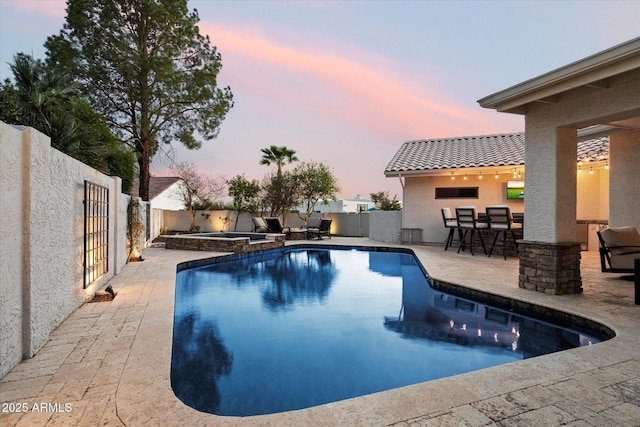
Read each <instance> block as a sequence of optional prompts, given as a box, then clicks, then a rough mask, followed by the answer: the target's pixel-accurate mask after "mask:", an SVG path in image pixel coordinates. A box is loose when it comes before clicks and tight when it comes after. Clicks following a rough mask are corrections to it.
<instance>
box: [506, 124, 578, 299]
mask: <svg viewBox="0 0 640 427" xmlns="http://www.w3.org/2000/svg"><path fill="white" fill-rule="evenodd" d="M525 135H526V136H525V138H526V140H525V163H526V165H527V174H526V177H525V223H524V231H523V240H521V241H520V242H519V248H520V276H519V281H518V282H519V283H518V285H519V287H521V288H525V289H530V290H535V291H538V292H544V293H548V294H553V295H560V294H570V293H580V292H582V280H581V278H580V245H579V243H577V242H576V182H577V178H576V173H577V165H576V153H577V144H578V136H577V130H576V129H574V128H562V127H560V128H558V127H556V126H555V125H554V124H553V123H550V122H545V121H535V120H530V118H529V117H527V123H526V132H525Z"/></svg>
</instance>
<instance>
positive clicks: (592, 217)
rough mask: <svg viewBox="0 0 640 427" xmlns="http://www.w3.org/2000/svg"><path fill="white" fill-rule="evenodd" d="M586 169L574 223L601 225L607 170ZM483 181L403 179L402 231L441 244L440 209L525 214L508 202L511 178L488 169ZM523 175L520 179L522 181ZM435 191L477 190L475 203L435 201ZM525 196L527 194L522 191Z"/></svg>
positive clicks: (521, 206) (605, 205) (579, 183)
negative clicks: (494, 208) (495, 208)
mask: <svg viewBox="0 0 640 427" xmlns="http://www.w3.org/2000/svg"><path fill="white" fill-rule="evenodd" d="M589 172H590V170H589V169H588V168H586V169H585V170H583V172H581V173H579V174H578V175H579V176H578V178H577V190H576V191H577V220H579V221H587V222H590V221H600V222H602V221H604V222H606V221H607V219H608V217H609V209H608V201H609V198H608V193H609V190H608V188H609V187H608V186H609V182H608V181H609V173H608V170H606V169H602V168H597V169H594V173H593V174H590V173H589ZM483 175H484V176H483V178H482V179H481V180H480V179H478V177H477V175H474V176H470V177H469V178H468V179H467V180H466V181H463V180H462V178H461V177H457V178H456V179H455V180H451V177H448V176H420V177H405V182H404V193H403V200H404V203H403V215H404V216H403V220H402V227H403V228H421V229H422V242H423V243H438V244H439V243H442V244H444V241H445V240H446V238H447V233H448V230H446V229H445V228H444V225H443V223H442V215H441V213H440V209H441V208H444V207H449V208H451V210H452V213H454V214H455V210H454V209H455V208H456V207H458V206H475V207H476V208H477V209H478V211H480V212H482V211H484V208H485V207H487V206H491V205H507V206H509V208H510V209H511V211H512V212H524V210H525V204H526V202H525V201H523V200H507V194H506V193H507V181H509V180H513V179H514V178H513V177H512V176H511V175H508V174H506V175H504V174H502V175H499V177H498V179H496V178H494V176H493V175H492V174H491V170H490V168H487V171H486V173H485V174H483ZM524 175H525V174H522V177H521V178H517V179H518V180H522V179H524ZM436 187H479V189H478V196H479V197H478V198H477V199H436V198H435V189H436ZM525 192H526V191H525Z"/></svg>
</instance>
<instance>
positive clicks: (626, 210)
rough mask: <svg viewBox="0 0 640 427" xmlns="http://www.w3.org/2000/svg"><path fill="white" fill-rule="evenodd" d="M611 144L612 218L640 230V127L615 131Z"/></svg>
mask: <svg viewBox="0 0 640 427" xmlns="http://www.w3.org/2000/svg"><path fill="white" fill-rule="evenodd" d="M611 147H612V149H611V159H610V164H611V168H610V173H611V179H610V183H609V184H610V193H611V197H610V200H609V211H610V212H611V215H610V221H609V222H610V224H611V226H612V227H622V226H627V225H631V226H634V227H636V229H637V230H640V166H639V164H638V163H639V161H640V131H637V130H636V131H633V132H627V133H621V134H618V135H612V136H611Z"/></svg>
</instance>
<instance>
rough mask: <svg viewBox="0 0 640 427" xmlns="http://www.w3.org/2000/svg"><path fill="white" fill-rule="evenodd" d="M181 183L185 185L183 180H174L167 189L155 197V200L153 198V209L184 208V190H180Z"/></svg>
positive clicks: (169, 209) (173, 209) (176, 209)
mask: <svg viewBox="0 0 640 427" xmlns="http://www.w3.org/2000/svg"><path fill="white" fill-rule="evenodd" d="M181 185H183V184H182V181H178V182H174V183H173V184H171V185H170V186H169V187H168V188H167V189H166V190H164V191H163V192H162V193H160V194H158V195H157V196H156V197H154V198H153V200H151V209H162V210H168V211H181V210H184V209H185V207H184V202H183V201H182V191H180V186H181Z"/></svg>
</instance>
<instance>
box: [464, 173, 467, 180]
mask: <svg viewBox="0 0 640 427" xmlns="http://www.w3.org/2000/svg"><path fill="white" fill-rule="evenodd" d="M464 180H465V181H466V180H467V174H466V173H465V174H464Z"/></svg>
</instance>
